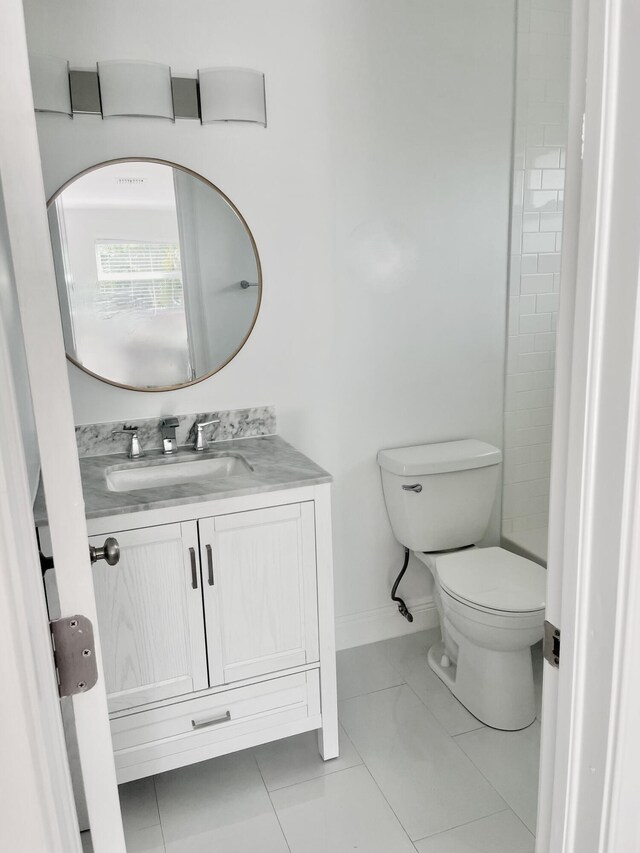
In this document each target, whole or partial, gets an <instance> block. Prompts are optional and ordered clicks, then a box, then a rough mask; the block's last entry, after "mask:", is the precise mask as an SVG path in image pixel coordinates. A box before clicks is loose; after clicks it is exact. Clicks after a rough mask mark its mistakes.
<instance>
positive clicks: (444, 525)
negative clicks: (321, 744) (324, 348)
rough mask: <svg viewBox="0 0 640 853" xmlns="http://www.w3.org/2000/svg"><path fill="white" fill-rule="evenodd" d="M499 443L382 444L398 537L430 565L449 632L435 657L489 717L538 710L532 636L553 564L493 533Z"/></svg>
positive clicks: (500, 719)
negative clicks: (511, 547) (483, 543)
mask: <svg viewBox="0 0 640 853" xmlns="http://www.w3.org/2000/svg"><path fill="white" fill-rule="evenodd" d="M501 459H502V455H501V453H500V451H499V450H498V449H497V448H495V447H493V446H491V445H488V444H485V443H484V442H480V441H476V440H475V439H469V440H463V441H452V442H444V443H439V444H431V445H418V446H416V447H404V448H397V449H395V450H383V451H380V453H379V454H378V464H379V465H380V468H381V471H382V484H383V491H384V497H385V503H386V506H387V510H388V513H389V518H390V521H391V525H392V528H393V531H394V533H395V535H396V538H397V539H398V541H399V542H400V543H401V544H403V545H404V546H405V547H406V548H409V549H410V550H412V551H413V552H414V554H415V556H416V557H417V558H418V560H420V561H421V562H422V563H423V564H424V565H425V566H426V567H427V568H428V569H429V571H430V572H431V575H432V577H433V581H434V600H435V603H436V607H437V609H438V614H439V617H440V626H441V631H442V641H441V642H440V643H437V644H436V645H435V646H432V648H431V649H430V650H429V653H428V656H427V659H428V663H429V666H430V667H431V668H432V669H433V671H434V672H435V673H436V674H437V675H438V677H439V678H440V679H442V681H443V682H444V683H445V684H446V685H447V687H449V689H450V690H451V692H452V693H453V694H454V696H456V698H457V699H458V700H459V701H460V702H461V703H462V704H463V705H464V706H465V707H466V708H467V709H468V710H469V711H470V712H471V713H472V714H473V715H474V716H475V717H477V718H478V719H479V720H480V721H481V722H483V723H485V724H486V725H488V726H492V727H493V728H497V729H505V730H515V729H521V728H525V727H526V726H528V725H530V724H531V723H532V722H533V720H534V719H535V714H536V709H535V698H534V686H533V670H532V665H531V646H532V645H534V644H535V643H537V642H538V641H539V640H540V639H542V635H543V626H544V613H545V594H546V571H545V569H544V568H543V567H542V566H539V565H538V564H537V563H534V562H533V561H531V560H527V559H525V558H524V557H520V556H518V555H516V554H513V553H511V552H510V551H506V550H505V549H503V548H498V547H488V548H479V547H476V546H475V543H477V542H478V541H479V540H480V539H481V538H482V537H483V536H484V534H485V532H486V530H487V527H488V524H489V518H490V515H491V510H492V507H493V502H494V499H495V493H496V488H497V483H498V471H499V463H500V462H501Z"/></svg>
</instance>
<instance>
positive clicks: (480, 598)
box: [416, 548, 546, 730]
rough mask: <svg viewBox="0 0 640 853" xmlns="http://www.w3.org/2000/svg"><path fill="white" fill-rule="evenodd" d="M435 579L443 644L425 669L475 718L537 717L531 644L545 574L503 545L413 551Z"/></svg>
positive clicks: (509, 723) (516, 724)
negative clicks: (442, 552)
mask: <svg viewBox="0 0 640 853" xmlns="http://www.w3.org/2000/svg"><path fill="white" fill-rule="evenodd" d="M416 557H417V558H418V559H419V560H420V561H421V562H423V563H424V564H425V565H426V566H427V568H429V570H430V572H431V574H432V576H433V580H434V598H435V600H436V606H437V607H438V612H439V614H440V624H441V629H442V638H443V639H442V642H441V643H437V644H436V645H435V646H432V647H431V649H430V650H429V654H428V662H429V666H430V667H431V669H432V670H433V671H434V672H435V673H436V675H438V676H439V678H441V679H442V681H444V683H445V684H446V685H447V687H449V689H450V690H451V692H452V693H453V695H454V696H455V697H456V698H457V699H458V700H459V701H460V702H461V703H462V704H463V705H464V706H465V708H467V709H468V710H469V711H470V712H471V713H472V714H473V715H474V716H475V717H477V718H478V719H479V720H481V721H482V722H483V723H485V724H486V725H488V726H491V727H493V728H496V729H505V730H515V729H522V728H525V727H526V726H528V725H530V724H531V723H532V722H533V721H534V719H535V715H536V707H535V696H534V687H533V670H532V666H531V646H532V645H534V643H537V642H538V641H539V640H541V639H542V633H543V625H544V598H545V589H546V572H545V570H544V569H543V568H542V566H539V565H537V564H536V563H532V562H531V561H530V560H526V559H524V558H523V557H519V556H517V555H516V554H512V553H511V552H510V551H505V550H504V549H503V548H471V549H466V550H464V551H454V552H449V553H448V554H440V555H438V554H420V553H419V554H416Z"/></svg>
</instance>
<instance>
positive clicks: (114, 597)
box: [89, 521, 208, 712]
mask: <svg viewBox="0 0 640 853" xmlns="http://www.w3.org/2000/svg"><path fill="white" fill-rule="evenodd" d="M113 535H114V536H115V537H116V539H117V540H118V542H119V543H120V562H119V563H117V565H115V566H108V565H107V564H106V563H104V562H98V563H96V564H95V565H94V567H93V579H94V587H95V596H96V605H97V609H98V626H99V629H100V641H101V644H102V660H103V664H104V672H105V681H106V687H107V695H108V700H109V711H112V712H113V711H122V710H125V709H127V708H133V707H135V706H138V705H144V704H146V703H147V702H156V701H158V700H161V699H168V698H171V697H173V696H181V695H184V694H185V693H190V692H191V691H193V690H202V689H204V688H206V687H207V686H208V683H207V661H206V649H205V641H204V623H203V617H202V595H201V589H200V568H199V562H198V531H197V524H196V522H195V521H189V522H185V523H183V524H167V525H163V526H161V527H146V528H142V529H140V530H125V531H120V532H115V533H114V534H113ZM89 542H90V543H91V544H92V545H102V543H103V542H104V536H93V537H91V539H90V540H89Z"/></svg>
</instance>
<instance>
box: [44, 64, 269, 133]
mask: <svg viewBox="0 0 640 853" xmlns="http://www.w3.org/2000/svg"><path fill="white" fill-rule="evenodd" d="M30 64H31V83H32V88H33V100H34V106H35V109H36V111H38V112H52V113H61V114H64V115H68V116H71V117H73V116H74V115H97V116H102V118H111V117H127V116H134V117H144V118H164V119H169V120H170V121H175V120H176V119H196V120H198V119H199V120H200V122H201V123H202V124H213V123H218V122H242V123H249V124H258V125H261V126H262V127H266V126H267V109H266V100H265V78H264V74H263V73H262V72H261V71H256V70H255V69H252V68H203V69H200V70H198V72H197V77H195V76H188V75H182V76H175V77H174V76H173V75H172V74H171V68H170V66H168V65H163V64H161V63H159V62H146V61H142V60H120V59H117V60H114V59H112V60H103V61H101V62H98V63H97V64H96V67H95V70H94V69H92V68H69V63H68V61H67V60H65V59H59V58H56V57H48V56H31V57H30Z"/></svg>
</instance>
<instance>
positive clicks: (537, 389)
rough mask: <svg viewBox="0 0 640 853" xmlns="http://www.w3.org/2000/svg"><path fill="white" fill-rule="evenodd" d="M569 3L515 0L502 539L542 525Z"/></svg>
mask: <svg viewBox="0 0 640 853" xmlns="http://www.w3.org/2000/svg"><path fill="white" fill-rule="evenodd" d="M569 10H570V2H569V0H519V3H518V47H517V56H516V109H515V114H516V127H515V133H514V160H513V192H512V232H511V259H510V265H509V337H508V341H507V376H506V390H505V462H504V470H503V477H504V490H503V535H505V536H510V535H513V536H516V537H517V533H518V532H519V531H529V530H535V529H536V528H537V527H544V526H545V525H546V524H547V518H548V501H549V497H548V496H549V460H550V458H551V422H552V417H553V409H552V406H553V387H554V381H555V372H554V370H555V368H554V362H555V357H554V355H555V344H556V336H555V329H556V322H557V312H558V302H559V289H560V267H561V246H562V226H563V214H562V208H563V204H564V192H563V190H564V179H565V161H566V138H567V126H566V117H567V102H568V83H569V32H570V17H569Z"/></svg>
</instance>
